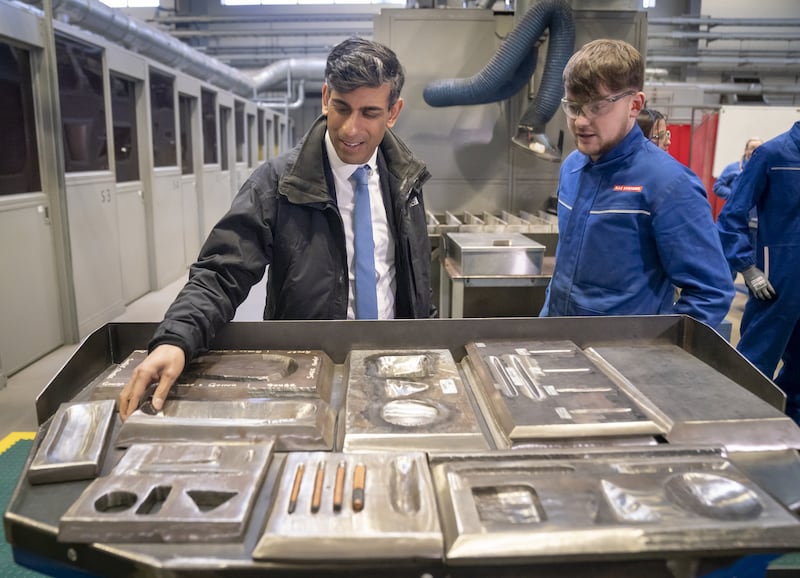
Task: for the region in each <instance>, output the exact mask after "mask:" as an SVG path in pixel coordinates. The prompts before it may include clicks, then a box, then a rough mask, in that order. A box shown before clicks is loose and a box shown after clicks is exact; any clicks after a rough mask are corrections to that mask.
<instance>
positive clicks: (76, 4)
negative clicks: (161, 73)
mask: <svg viewBox="0 0 800 578" xmlns="http://www.w3.org/2000/svg"><path fill="white" fill-rule="evenodd" d="M29 3H31V2H29ZM53 10H54V13H55V14H57V15H63V16H66V17H67V18H68V22H69V23H70V24H75V25H77V26H80V27H81V28H84V29H86V30H89V31H91V32H94V33H96V34H100V35H101V36H103V37H104V38H107V39H109V40H111V41H112V42H116V43H118V44H121V45H122V46H125V47H126V48H129V49H131V50H134V51H135V52H138V53H139V54H143V55H144V56H147V57H148V58H152V59H153V60H156V61H158V62H161V63H162V64H165V65H167V66H171V67H174V68H177V69H179V70H182V71H184V72H186V73H187V74H191V75H192V76H196V77H198V78H203V79H206V80H208V81H209V82H212V83H214V84H217V85H218V86H221V87H223V88H226V89H229V90H231V92H234V93H236V94H239V95H241V96H246V97H248V98H251V97H252V96H254V94H253V81H252V79H251V78H250V77H249V76H247V75H246V74H244V73H242V72H240V71H238V70H236V69H235V68H232V67H230V66H227V65H225V64H223V63H222V62H220V61H218V60H215V59H213V58H211V57H209V56H206V55H205V54H203V53H201V52H198V51H197V50H194V49H193V48H191V47H190V46H188V45H186V44H184V43H183V42H181V41H180V40H176V39H175V38H172V37H171V36H170V35H168V34H166V33H164V32H161V31H160V30H157V29H156V28H153V27H152V26H149V25H147V24H145V23H144V22H142V21H140V20H137V19H136V18H133V17H131V16H128V15H126V14H124V13H123V12H121V11H119V10H116V9H114V8H110V7H109V6H106V5H105V4H103V3H102V2H100V1H99V0H53Z"/></svg>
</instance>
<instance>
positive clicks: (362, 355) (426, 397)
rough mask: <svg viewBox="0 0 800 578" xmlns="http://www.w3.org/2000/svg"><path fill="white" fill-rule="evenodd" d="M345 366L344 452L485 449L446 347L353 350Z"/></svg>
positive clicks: (470, 405)
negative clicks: (435, 348)
mask: <svg viewBox="0 0 800 578" xmlns="http://www.w3.org/2000/svg"><path fill="white" fill-rule="evenodd" d="M346 366H347V368H348V377H347V409H346V411H347V415H346V419H347V425H346V429H345V435H344V449H345V451H352V450H358V449H367V448H369V449H391V448H395V449H396V448H403V449H413V450H428V451H431V450H444V449H452V448H460V449H471V448H475V449H486V448H488V447H489V446H488V443H487V441H486V440H485V438H484V436H483V433H482V432H481V428H480V422H479V421H478V417H477V415H476V414H475V412H474V411H473V409H472V404H471V402H470V398H469V395H468V393H467V390H466V387H465V386H464V383H463V382H462V381H461V378H460V377H459V373H458V368H457V366H456V364H455V362H454V361H453V357H452V355H451V354H450V352H449V351H447V350H446V349H444V350H442V349H440V350H425V349H416V350H413V349H403V350H392V349H386V350H354V351H352V352H351V353H350V355H349V356H348V360H347V362H346Z"/></svg>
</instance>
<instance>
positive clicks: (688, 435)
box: [592, 343, 800, 451]
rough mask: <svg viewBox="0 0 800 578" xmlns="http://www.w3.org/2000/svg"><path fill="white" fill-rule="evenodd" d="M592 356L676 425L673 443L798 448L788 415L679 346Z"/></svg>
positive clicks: (798, 431) (600, 350)
mask: <svg viewBox="0 0 800 578" xmlns="http://www.w3.org/2000/svg"><path fill="white" fill-rule="evenodd" d="M592 351H594V352H596V353H597V355H598V356H602V358H603V359H605V360H606V361H607V362H608V363H609V364H613V366H614V367H615V368H616V369H617V370H618V371H619V372H620V373H621V374H624V376H625V378H626V379H627V380H628V381H630V382H632V383H635V384H636V387H637V389H638V390H639V391H641V392H642V394H643V395H645V396H646V397H647V399H649V400H650V401H651V402H652V403H654V404H656V405H657V406H658V408H659V410H661V412H663V414H664V415H665V416H666V418H667V419H668V421H669V422H670V423H671V424H672V426H671V427H670V429H669V431H668V432H667V433H666V434H665V437H666V439H667V440H668V441H669V442H670V443H678V444H704V445H720V446H722V445H724V446H725V447H726V448H727V449H728V451H753V450H780V449H784V448H787V447H790V448H800V428H798V427H797V425H796V424H795V423H794V422H793V421H792V419H791V418H789V417H788V416H787V415H786V414H785V413H784V412H782V411H780V410H778V409H776V408H775V407H772V406H770V405H769V404H766V403H762V402H761V401H760V400H759V399H758V398H757V397H756V396H755V395H754V394H753V393H751V392H749V391H747V390H746V389H744V388H742V387H739V385H738V384H737V383H736V382H735V381H733V379H731V378H729V377H726V376H725V375H723V374H722V373H720V372H719V371H717V370H715V369H714V368H713V367H711V366H710V365H708V364H707V363H704V362H703V361H701V360H700V359H698V358H697V357H695V356H694V355H692V354H690V353H689V352H687V351H684V350H683V349H681V348H680V347H678V346H677V345H672V344H663V343H662V344H658V345H654V344H650V345H645V344H636V345H617V346H614V347H611V346H602V347H601V346H597V347H594V348H592ZM698 384H702V387H698ZM720 400H724V403H720Z"/></svg>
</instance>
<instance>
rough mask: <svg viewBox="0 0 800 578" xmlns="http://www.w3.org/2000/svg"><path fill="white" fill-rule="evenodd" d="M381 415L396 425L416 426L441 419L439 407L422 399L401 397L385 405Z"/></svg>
mask: <svg viewBox="0 0 800 578" xmlns="http://www.w3.org/2000/svg"><path fill="white" fill-rule="evenodd" d="M381 417H382V418H383V419H384V420H386V421H387V422H389V423H391V424H394V425H399V426H403V427H416V426H421V425H428V424H431V423H433V422H435V421H436V420H437V419H439V409H438V408H436V407H435V406H433V405H430V404H428V403H425V402H422V401H416V400H413V399H399V400H396V401H390V402H389V403H387V404H386V405H384V406H383V409H381Z"/></svg>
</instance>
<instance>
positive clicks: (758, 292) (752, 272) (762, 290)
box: [742, 265, 777, 301]
mask: <svg viewBox="0 0 800 578" xmlns="http://www.w3.org/2000/svg"><path fill="white" fill-rule="evenodd" d="M742 277H744V282H745V284H746V285H747V288H748V289H750V292H751V293H752V294H753V296H754V297H755V298H756V299H762V300H764V301H769V300H770V299H774V298H775V295H777V293H775V289H774V288H773V287H772V284H771V283H770V282H769V281H767V278H766V277H765V276H764V273H763V271H761V269H759V268H758V267H756V266H755V265H753V266H752V267H750V268H749V269H746V270H745V271H742Z"/></svg>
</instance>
